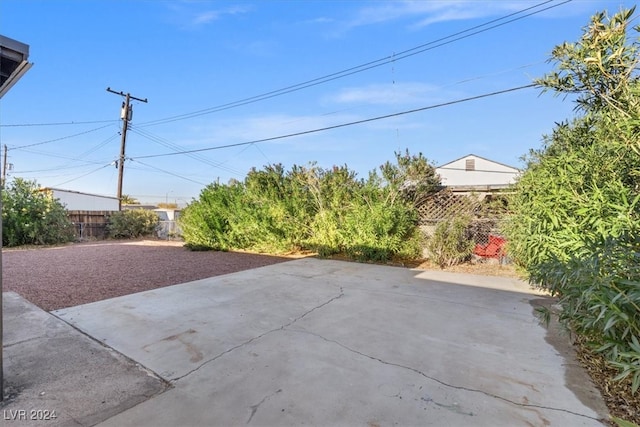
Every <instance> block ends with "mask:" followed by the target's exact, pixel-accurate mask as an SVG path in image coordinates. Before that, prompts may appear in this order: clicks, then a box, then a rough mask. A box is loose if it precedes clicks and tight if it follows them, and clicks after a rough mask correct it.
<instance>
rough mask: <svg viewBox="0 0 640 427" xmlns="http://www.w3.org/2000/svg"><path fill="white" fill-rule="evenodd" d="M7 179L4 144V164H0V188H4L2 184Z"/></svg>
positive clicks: (5, 148)
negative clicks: (0, 179)
mask: <svg viewBox="0 0 640 427" xmlns="http://www.w3.org/2000/svg"><path fill="white" fill-rule="evenodd" d="M6 179H7V144H4V162H3V164H2V182H0V187H2V188H4V182H5V180H6Z"/></svg>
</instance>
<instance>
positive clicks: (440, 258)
mask: <svg viewBox="0 0 640 427" xmlns="http://www.w3.org/2000/svg"><path fill="white" fill-rule="evenodd" d="M470 224H471V218H469V217H465V216H456V217H454V218H453V219H451V220H447V221H442V222H440V223H439V224H438V225H437V226H436V229H435V231H434V233H433V236H431V237H430V238H429V240H428V242H427V249H428V250H429V254H430V258H431V260H432V261H433V262H435V263H436V264H438V265H439V266H440V267H441V268H444V267H451V266H452V265H456V264H461V263H463V262H464V261H466V260H467V259H469V257H470V256H471V253H472V251H473V247H474V245H475V242H474V241H473V239H470V238H469V236H468V235H467V230H468V228H469V226H470Z"/></svg>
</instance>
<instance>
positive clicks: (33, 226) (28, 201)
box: [2, 178, 75, 246]
mask: <svg viewBox="0 0 640 427" xmlns="http://www.w3.org/2000/svg"><path fill="white" fill-rule="evenodd" d="M74 234H75V231H74V227H73V224H72V223H71V221H70V220H69V218H68V217H67V212H66V210H65V208H64V206H62V204H61V203H60V202H59V201H58V200H54V199H53V198H52V197H51V195H50V194H49V193H47V192H46V191H40V190H39V186H38V185H37V184H36V182H35V181H26V180H23V179H21V178H16V179H14V180H13V181H12V182H11V184H10V185H9V187H8V188H6V189H3V190H2V244H3V245H4V246H19V245H51V244H58V243H66V242H70V241H72V240H73V239H74Z"/></svg>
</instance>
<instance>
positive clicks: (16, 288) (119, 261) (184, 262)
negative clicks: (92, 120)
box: [2, 241, 290, 311]
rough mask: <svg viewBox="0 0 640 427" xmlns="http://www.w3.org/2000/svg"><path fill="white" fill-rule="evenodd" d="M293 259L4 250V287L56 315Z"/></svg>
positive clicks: (145, 247) (158, 250) (148, 250)
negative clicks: (86, 306)
mask: <svg viewBox="0 0 640 427" xmlns="http://www.w3.org/2000/svg"><path fill="white" fill-rule="evenodd" d="M289 259H290V258H283V257H274V256H268V255H258V254H248V253H239V252H214V251H211V252H191V251H188V250H187V249H185V248H183V247H182V246H181V245H177V244H176V243H175V242H156V241H144V242H115V243H114V242H108V243H99V244H86V243H84V244H74V245H70V246H63V247H56V248H38V249H4V250H3V253H2V261H3V268H2V281H3V283H2V284H3V286H2V287H3V291H5V292H7V291H13V292H16V293H18V294H20V295H21V296H23V297H24V298H26V299H27V300H29V301H31V302H32V303H34V304H35V305H37V306H39V307H41V308H42V309H44V310H47V311H50V310H57V309H59V308H64V307H71V306H74V305H79V304H86V303H89V302H94V301H99V300H103V299H107V298H113V297H117V296H121V295H128V294H132V293H135V292H141V291H146V290H149V289H156V288H161V287H164V286H170V285H175V284H178V283H184V282H189V281H192V280H198V279H204V278H206V277H212V276H218V275H221V274H227V273H234V272H236V271H241V270H248V269H251V268H256V267H262V266H265V265H271V264H276V263H279V262H283V261H287V260H289Z"/></svg>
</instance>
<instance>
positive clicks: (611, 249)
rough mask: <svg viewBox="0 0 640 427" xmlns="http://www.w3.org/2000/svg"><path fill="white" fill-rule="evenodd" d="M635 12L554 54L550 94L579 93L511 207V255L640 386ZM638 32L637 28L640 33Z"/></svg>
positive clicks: (639, 111)
mask: <svg viewBox="0 0 640 427" xmlns="http://www.w3.org/2000/svg"><path fill="white" fill-rule="evenodd" d="M632 14H633V9H631V10H626V11H622V12H620V13H618V14H616V15H615V16H613V17H612V18H611V19H608V18H607V16H606V15H605V14H604V13H600V14H597V15H595V16H594V17H593V19H592V21H591V23H590V25H589V26H588V27H587V28H585V31H584V35H583V36H582V38H581V39H580V41H579V42H578V43H564V44H563V45H561V46H558V47H556V49H554V51H553V61H554V62H556V64H557V71H555V72H554V73H551V74H549V75H548V76H546V77H544V78H542V79H540V80H538V81H537V82H538V84H539V85H541V86H542V87H543V88H544V89H545V90H554V91H556V93H558V94H567V93H571V94H577V99H576V110H577V111H578V112H579V113H580V115H578V116H577V117H576V118H574V119H573V120H571V121H567V122H563V123H560V124H557V125H556V127H555V129H554V130H553V133H552V134H551V135H550V136H548V137H546V138H545V145H544V147H543V148H542V149H541V150H538V151H533V152H531V153H530V155H529V156H528V157H527V161H528V167H527V169H526V171H525V172H524V173H523V175H522V177H521V178H520V179H519V182H518V183H517V185H516V188H515V190H516V191H515V193H514V195H513V197H512V199H511V200H510V205H509V206H510V209H511V210H512V212H513V215H512V216H511V217H510V221H509V223H508V225H507V227H506V232H507V235H508V237H509V240H510V244H509V254H510V256H512V257H513V258H514V260H516V262H518V263H519V264H520V265H521V266H523V267H524V268H525V269H526V270H527V271H528V273H529V276H530V279H531V281H532V282H533V283H535V284H536V285H538V286H540V287H542V288H544V289H547V290H549V291H550V292H551V293H552V294H553V295H555V296H557V297H559V301H560V303H561V304H562V306H563V310H562V311H561V312H560V320H562V321H563V322H564V323H565V324H567V325H568V326H569V327H571V328H573V330H575V331H576V332H578V333H579V334H581V335H583V336H585V337H587V338H588V339H589V340H590V341H591V344H592V345H593V347H594V349H595V350H597V351H598V352H601V353H603V354H604V355H605V357H606V358H607V360H608V361H609V363H610V365H612V366H614V367H617V368H618V369H619V370H620V375H619V376H618V378H625V377H628V376H631V378H632V382H631V383H632V386H631V387H632V392H636V391H637V390H638V388H640V345H638V339H640V237H639V236H640V192H639V191H640V185H639V184H638V178H639V171H640V156H639V155H638V150H637V147H638V141H639V140H640V139H639V136H640V133H639V129H640V128H639V125H640V96H639V95H640V82H639V80H638V76H637V74H636V73H635V70H636V69H637V63H638V40H637V37H636V38H634V39H631V37H630V36H629V34H628V33H627V31H628V23H629V19H630V17H631V15H632ZM636 32H637V29H636Z"/></svg>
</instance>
